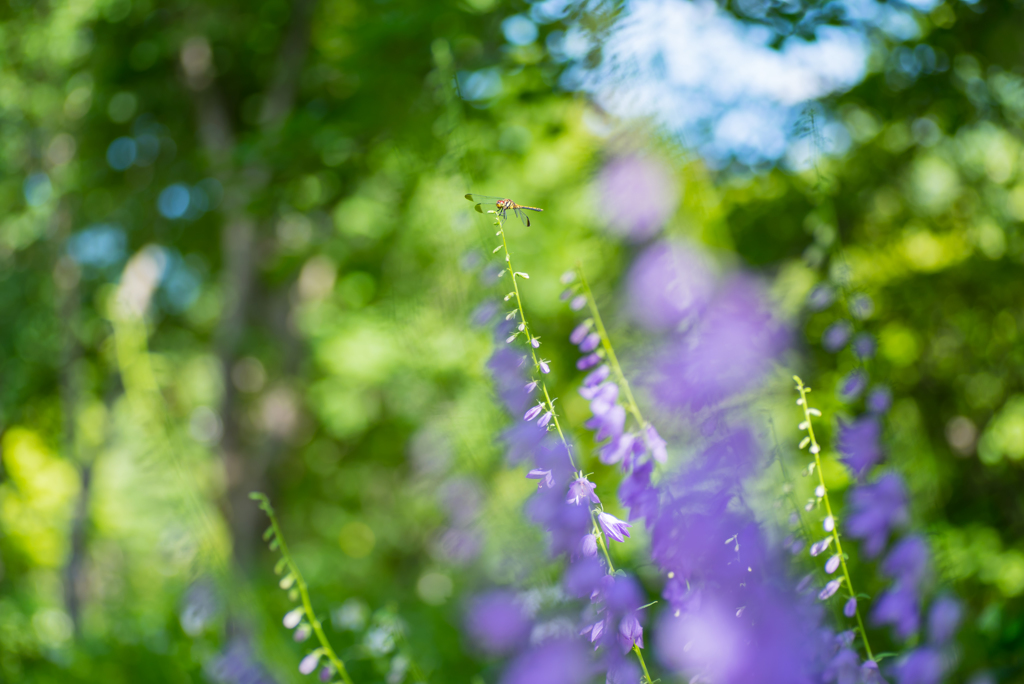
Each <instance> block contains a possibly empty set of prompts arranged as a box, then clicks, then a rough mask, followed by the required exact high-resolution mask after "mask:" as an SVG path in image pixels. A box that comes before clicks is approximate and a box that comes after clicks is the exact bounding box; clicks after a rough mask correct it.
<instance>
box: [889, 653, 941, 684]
mask: <svg viewBox="0 0 1024 684" xmlns="http://www.w3.org/2000/svg"><path fill="white" fill-rule="evenodd" d="M894 673H895V675H896V681H897V682H898V684H939V682H941V681H942V677H943V675H944V674H945V673H946V663H945V659H944V658H943V657H942V654H941V653H939V652H938V651H937V650H935V649H933V648H928V647H927V646H925V647H922V648H916V649H914V650H913V651H911V652H910V653H908V654H907V655H905V656H904V657H903V658H901V659H900V661H899V663H897V665H896V667H895V668H894Z"/></svg>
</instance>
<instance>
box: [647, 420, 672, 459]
mask: <svg viewBox="0 0 1024 684" xmlns="http://www.w3.org/2000/svg"><path fill="white" fill-rule="evenodd" d="M647 446H649V447H650V448H651V456H652V457H654V460H655V461H657V462H658V463H664V462H665V461H667V460H668V450H667V449H666V447H667V446H668V445H667V444H666V443H665V440H663V439H662V438H661V435H659V434H658V431H657V430H655V429H654V426H653V425H648V426H647Z"/></svg>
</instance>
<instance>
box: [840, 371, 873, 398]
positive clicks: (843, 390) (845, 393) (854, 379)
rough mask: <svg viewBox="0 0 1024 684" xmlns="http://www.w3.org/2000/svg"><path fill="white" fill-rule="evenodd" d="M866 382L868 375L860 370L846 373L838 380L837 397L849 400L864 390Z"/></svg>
mask: <svg viewBox="0 0 1024 684" xmlns="http://www.w3.org/2000/svg"><path fill="white" fill-rule="evenodd" d="M867 384H868V375H867V373H865V372H864V371H862V370H855V371H851V372H850V373H847V374H846V376H845V377H843V379H842V380H841V381H840V382H839V398H840V399H842V400H843V401H845V402H851V401H853V400H855V399H856V398H857V397H859V396H860V395H861V393H863V392H864V388H865V387H867Z"/></svg>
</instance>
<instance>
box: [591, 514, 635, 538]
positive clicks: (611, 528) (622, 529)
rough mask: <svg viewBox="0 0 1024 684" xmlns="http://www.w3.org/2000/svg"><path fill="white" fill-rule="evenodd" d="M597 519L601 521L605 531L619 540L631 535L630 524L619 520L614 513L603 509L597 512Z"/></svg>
mask: <svg viewBox="0 0 1024 684" xmlns="http://www.w3.org/2000/svg"><path fill="white" fill-rule="evenodd" d="M597 521H598V522H599V523H601V529H603V530H604V533H605V534H606V535H608V536H609V537H611V538H612V539H614V540H615V541H617V542H621V541H625V539H624V538H623V537H628V536H629V527H630V524H629V523H627V522H624V521H622V520H619V519H618V518H616V517H615V516H614V515H611V514H609V513H605V512H604V511H602V512H600V513H598V514H597Z"/></svg>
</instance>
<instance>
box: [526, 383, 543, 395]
mask: <svg viewBox="0 0 1024 684" xmlns="http://www.w3.org/2000/svg"><path fill="white" fill-rule="evenodd" d="M539 384H540V380H534V381H533V382H529V383H527V384H526V393H527V394H533V391H534V390H535V389H537V385H539Z"/></svg>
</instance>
